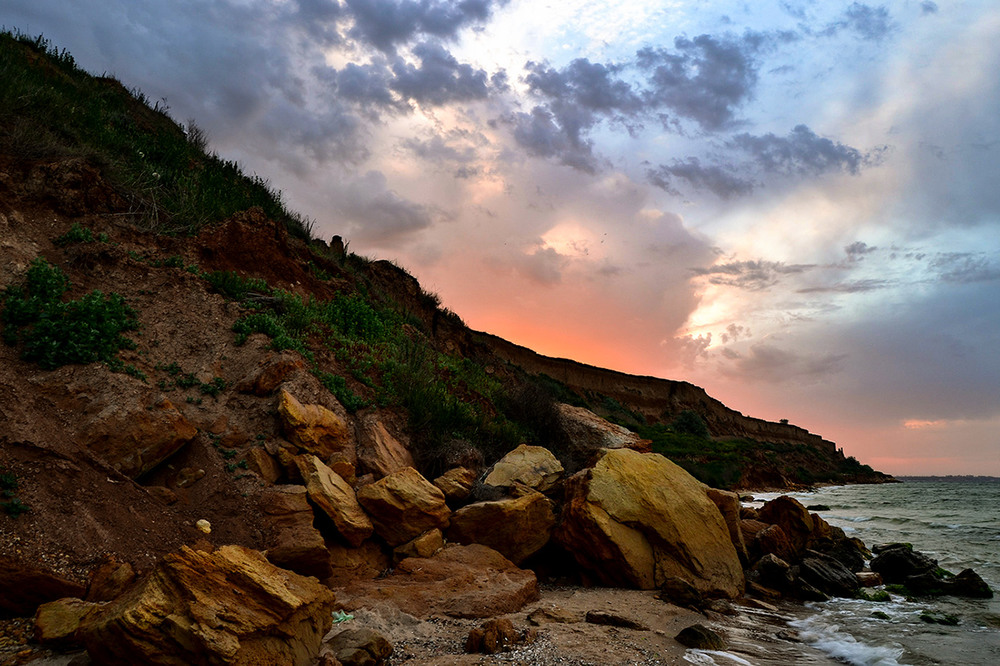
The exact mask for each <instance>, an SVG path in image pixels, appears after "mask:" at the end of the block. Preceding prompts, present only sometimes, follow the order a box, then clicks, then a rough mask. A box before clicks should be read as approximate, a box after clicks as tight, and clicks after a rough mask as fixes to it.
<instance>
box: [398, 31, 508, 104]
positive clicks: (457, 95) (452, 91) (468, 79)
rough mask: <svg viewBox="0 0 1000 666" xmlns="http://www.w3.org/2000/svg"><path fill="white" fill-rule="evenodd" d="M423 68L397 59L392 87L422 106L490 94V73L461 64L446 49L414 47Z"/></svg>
mask: <svg viewBox="0 0 1000 666" xmlns="http://www.w3.org/2000/svg"><path fill="white" fill-rule="evenodd" d="M413 55H414V56H416V57H417V58H418V59H419V60H420V65H419V66H415V65H413V64H411V63H407V62H404V61H403V60H402V59H397V60H396V62H395V63H394V64H393V66H392V73H393V76H394V78H393V79H392V81H391V82H390V84H389V85H390V87H391V88H392V89H393V90H394V91H396V92H397V93H399V94H400V95H402V96H403V97H404V98H407V99H411V100H413V101H415V102H417V103H418V104H421V105H432V106H442V105H444V104H448V103H450V102H465V101H470V100H475V99H483V98H485V97H486V95H487V94H488V92H489V86H488V82H487V77H486V72H485V71H483V70H482V69H473V67H472V66H471V65H467V64H463V63H459V62H458V60H456V59H455V57H454V56H453V55H452V54H451V53H449V52H448V51H447V50H445V48H444V47H443V46H441V45H440V44H437V43H433V42H422V43H420V44H417V45H416V46H414V47H413Z"/></svg>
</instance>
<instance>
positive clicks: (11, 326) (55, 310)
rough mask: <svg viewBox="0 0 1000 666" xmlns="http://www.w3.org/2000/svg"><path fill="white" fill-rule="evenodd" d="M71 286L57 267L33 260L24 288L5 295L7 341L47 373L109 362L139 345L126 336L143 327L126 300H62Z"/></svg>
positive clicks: (0, 317) (0, 316)
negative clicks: (78, 365) (98, 362)
mask: <svg viewBox="0 0 1000 666" xmlns="http://www.w3.org/2000/svg"><path fill="white" fill-rule="evenodd" d="M69 287H70V283H69V279H68V278H67V277H66V275H65V273H63V272H62V271H61V270H60V269H59V267H57V266H52V265H51V264H49V263H48V262H47V261H45V260H44V259H42V258H38V259H35V261H33V262H32V264H31V266H30V268H28V273H27V276H26V279H25V282H24V284H23V285H19V286H12V287H8V288H7V289H6V290H5V291H4V293H3V297H2V301H3V310H2V313H0V321H2V322H3V327H4V329H3V339H4V341H5V342H6V343H7V344H10V345H17V344H21V345H23V350H22V352H21V357H22V358H23V359H25V360H26V361H34V362H36V363H38V365H40V366H42V367H43V368H44V369H46V370H52V369H55V368H58V367H59V366H62V365H67V364H69V363H93V362H95V361H104V362H111V361H112V359H114V358H116V355H117V353H118V351H119V350H120V349H133V348H134V347H135V343H134V342H133V341H131V340H129V339H128V338H126V337H125V336H124V335H122V334H123V333H124V332H125V331H131V330H135V329H137V328H138V327H139V322H138V319H137V318H136V312H135V310H133V309H132V308H131V307H129V306H128V305H127V304H126V303H125V299H124V298H122V297H121V296H120V295H118V294H108V295H107V296H105V295H104V294H102V293H101V292H100V291H97V290H95V291H92V292H90V293H89V294H86V295H85V296H83V297H81V298H79V299H77V300H75V301H66V302H64V301H62V300H61V299H62V296H63V294H65V292H66V291H67V290H68V289H69Z"/></svg>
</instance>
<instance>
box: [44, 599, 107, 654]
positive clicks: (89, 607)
mask: <svg viewBox="0 0 1000 666" xmlns="http://www.w3.org/2000/svg"><path fill="white" fill-rule="evenodd" d="M102 606H103V604H99V603H94V602H91V601H83V600H82V599H74V598H72V597H70V598H66V599H57V600H56V601H50V602H48V603H44V604H42V605H41V606H39V607H38V610H37V611H36V612H35V641H36V642H38V643H41V644H42V645H53V646H60V647H68V646H71V645H74V644H77V643H79V641H78V640H77V638H76V633H77V630H79V628H80V623H81V622H83V621H84V620H85V619H86V618H87V617H88V616H89V615H90V614H91V613H94V612H95V611H97V610H99V609H100V608H101V607H102Z"/></svg>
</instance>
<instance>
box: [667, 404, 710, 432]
mask: <svg viewBox="0 0 1000 666" xmlns="http://www.w3.org/2000/svg"><path fill="white" fill-rule="evenodd" d="M670 426H671V428H673V431H674V432H676V433H680V434H682V435H694V436H696V437H708V435H709V433H708V426H707V425H705V421H704V420H703V419H702V418H701V417H700V416H699V415H698V412H695V411H692V410H690V409H685V410H684V411H683V412H681V413H680V414H679V415H678V416H677V418H676V419H674V421H673V423H671V424H670Z"/></svg>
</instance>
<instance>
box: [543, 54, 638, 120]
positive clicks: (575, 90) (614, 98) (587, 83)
mask: <svg viewBox="0 0 1000 666" xmlns="http://www.w3.org/2000/svg"><path fill="white" fill-rule="evenodd" d="M525 69H527V70H528V74H527V75H526V76H525V79H524V80H525V82H526V83H527V84H528V88H529V90H531V92H532V93H534V94H536V95H540V96H544V97H548V98H549V99H551V100H552V101H553V103H555V104H556V105H558V106H565V107H582V108H584V109H587V110H588V111H595V112H600V113H604V114H612V113H622V114H626V115H631V114H634V113H636V112H638V111H639V110H640V109H641V108H642V106H643V102H642V99H640V97H639V96H638V95H637V94H636V93H635V91H634V90H633V89H632V86H631V85H629V84H628V83H627V82H625V81H623V80H622V79H621V78H619V77H618V74H619V73H620V72H621V70H622V66H621V65H613V64H601V63H593V62H590V61H589V60H588V59H586V58H577V59H576V60H574V61H572V62H571V63H570V64H569V65H567V66H566V67H565V68H563V69H562V70H555V69H552V68H551V67H549V66H548V65H545V64H539V63H536V62H529V63H528V64H527V65H526V66H525Z"/></svg>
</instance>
